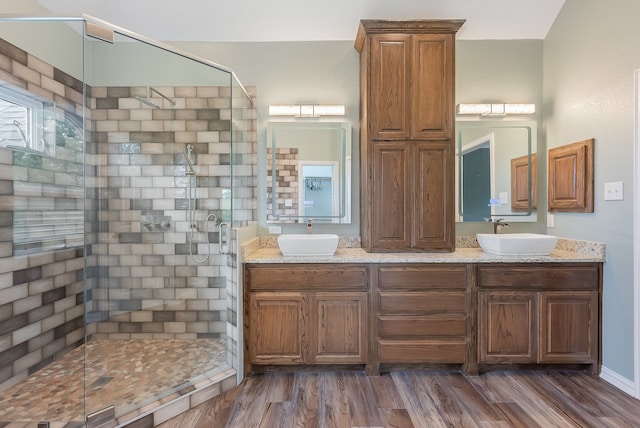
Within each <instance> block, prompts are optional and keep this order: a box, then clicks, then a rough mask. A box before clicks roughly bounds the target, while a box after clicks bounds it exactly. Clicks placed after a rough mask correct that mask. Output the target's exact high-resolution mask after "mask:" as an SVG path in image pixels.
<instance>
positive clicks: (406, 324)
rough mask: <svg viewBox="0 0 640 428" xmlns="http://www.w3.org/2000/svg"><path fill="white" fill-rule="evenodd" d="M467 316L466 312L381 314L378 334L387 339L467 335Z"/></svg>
mask: <svg viewBox="0 0 640 428" xmlns="http://www.w3.org/2000/svg"><path fill="white" fill-rule="evenodd" d="M466 334H467V317H466V316H465V315H464V314H437V315H426V316H422V315H408V316H403V315H381V316H380V317H379V318H378V335H379V337H380V338H385V339H399V338H429V337H456V336H459V337H465V336H466Z"/></svg>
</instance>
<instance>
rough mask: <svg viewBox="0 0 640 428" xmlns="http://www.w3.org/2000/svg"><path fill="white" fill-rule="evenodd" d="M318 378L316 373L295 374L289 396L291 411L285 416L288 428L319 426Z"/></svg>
mask: <svg viewBox="0 0 640 428" xmlns="http://www.w3.org/2000/svg"><path fill="white" fill-rule="evenodd" d="M318 377H319V375H318V373H296V374H295V376H294V382H293V391H292V396H291V409H290V412H289V414H288V415H287V420H288V422H289V424H290V426H292V427H318V426H320V420H319V405H320V403H319V399H320V398H319V397H320V396H319V384H318Z"/></svg>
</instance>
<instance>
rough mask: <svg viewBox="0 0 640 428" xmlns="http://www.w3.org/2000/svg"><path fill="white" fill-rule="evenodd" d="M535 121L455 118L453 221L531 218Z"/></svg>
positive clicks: (533, 210) (533, 214) (533, 209)
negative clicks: (454, 197)
mask: <svg viewBox="0 0 640 428" xmlns="http://www.w3.org/2000/svg"><path fill="white" fill-rule="evenodd" d="M536 131H537V124H536V122H535V121H497V120H494V121H458V122H456V140H457V141H456V158H457V162H456V170H457V171H456V205H457V207H456V208H457V210H456V212H457V221H458V222H474V221H475V222H478V221H487V220H488V219H492V218H493V219H495V218H507V219H508V220H509V221H510V222H536V221H537V213H536V206H537V203H536V199H537V192H536V180H537V132H536Z"/></svg>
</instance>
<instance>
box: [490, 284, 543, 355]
mask: <svg viewBox="0 0 640 428" xmlns="http://www.w3.org/2000/svg"><path fill="white" fill-rule="evenodd" d="M478 298H479V302H478V316H479V326H478V327H479V329H480V332H479V342H480V343H479V345H480V362H486V363H505V362H508V363H535V362H536V360H537V352H536V350H537V340H536V335H537V328H536V323H537V321H536V320H537V298H536V293H533V292H532V293H528V292H481V293H478Z"/></svg>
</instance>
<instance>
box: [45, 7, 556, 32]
mask: <svg viewBox="0 0 640 428" xmlns="http://www.w3.org/2000/svg"><path fill="white" fill-rule="evenodd" d="M305 1H308V0H269V1H266V0H224V1H222V0H217V1H216V0H179V1H175V0H164V1H163V0H109V1H105V0H37V3H38V4H39V5H40V6H42V7H44V8H46V10H48V11H49V12H51V13H52V14H55V15H63V16H78V15H81V14H83V13H84V14H87V15H91V16H93V17H96V18H100V19H102V20H104V21H107V22H109V23H111V24H113V25H116V26H118V27H122V28H125V29H127V30H129V31H132V32H134V33H138V34H141V35H143V36H146V37H149V38H152V39H156V40H161V41H214V42H241V41H249V42H260V41H313V40H354V38H355V35H356V31H357V27H358V21H359V20H360V19H406V18H410V19H417V18H426V19H466V21H467V22H466V23H465V24H464V26H463V27H462V28H461V30H460V31H459V33H458V39H466V40H483V39H485V40H486V39H544V38H545V36H546V34H547V32H548V31H549V28H550V27H551V25H552V24H553V21H554V20H555V18H556V16H557V15H558V12H559V11H560V8H561V7H562V5H563V4H564V1H565V0H482V1H480V0H316V1H313V2H312V1H309V4H307V3H305Z"/></svg>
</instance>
